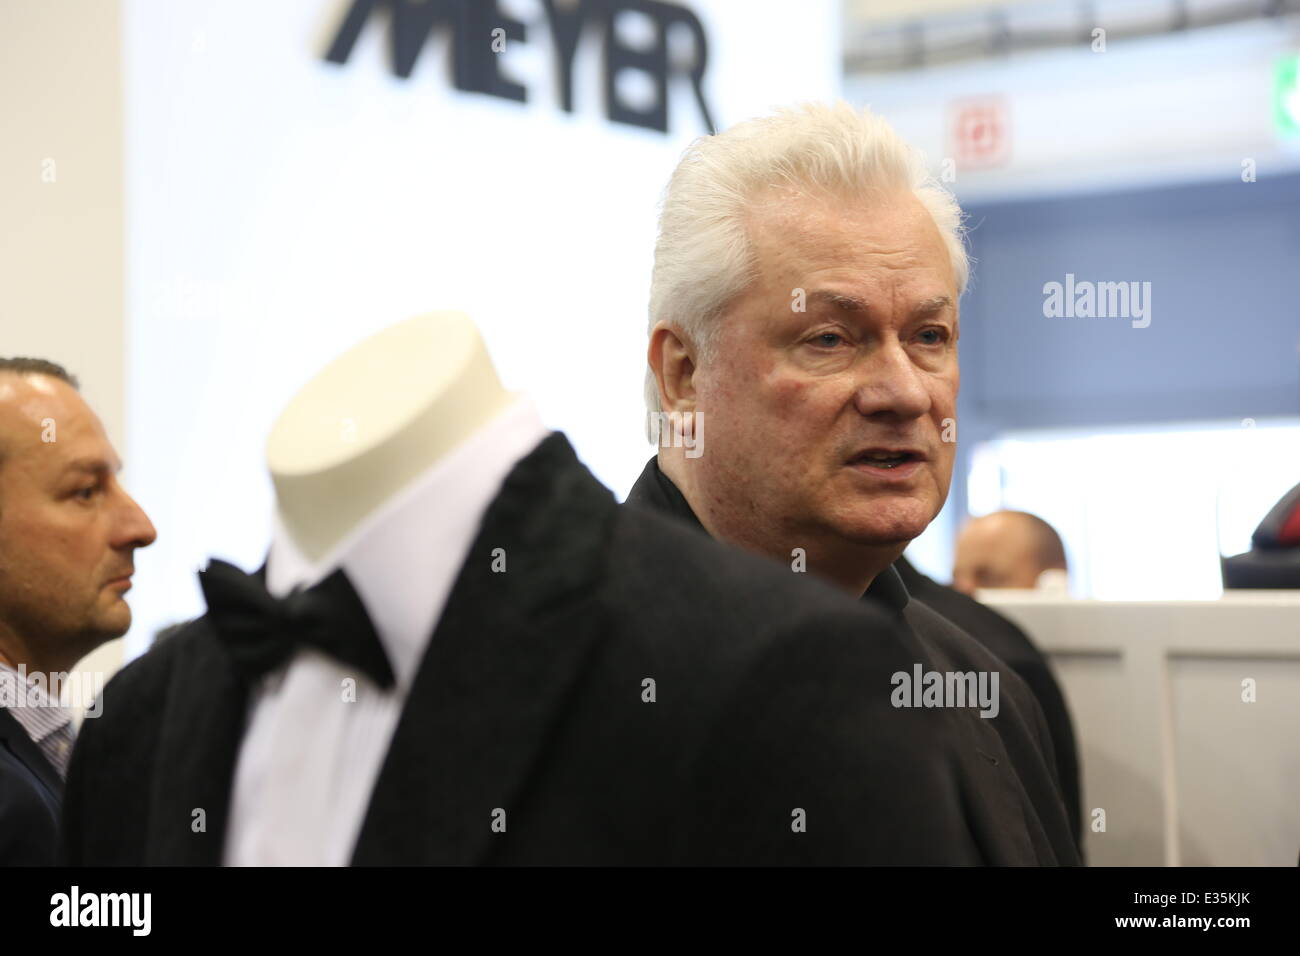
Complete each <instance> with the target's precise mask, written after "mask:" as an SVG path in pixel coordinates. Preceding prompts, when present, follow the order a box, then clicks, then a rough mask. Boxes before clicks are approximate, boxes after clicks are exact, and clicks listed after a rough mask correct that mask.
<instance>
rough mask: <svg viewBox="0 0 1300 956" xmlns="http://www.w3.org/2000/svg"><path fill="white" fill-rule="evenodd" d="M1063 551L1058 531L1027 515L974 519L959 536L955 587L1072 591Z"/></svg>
mask: <svg viewBox="0 0 1300 956" xmlns="http://www.w3.org/2000/svg"><path fill="white" fill-rule="evenodd" d="M1068 585H1069V566H1068V564H1067V563H1066V560H1065V545H1064V544H1063V543H1062V542H1061V536H1060V535H1059V534H1057V533H1056V529H1055V528H1053V527H1052V526H1051V525H1050V524H1048V523H1047V522H1046V521H1044V520H1043V519H1042V518H1040V517H1038V516H1037V515H1031V514H1029V513H1028V512H1026V511H995V512H993V513H992V514H988V515H984V516H983V517H982V518H974V519H972V520H971V521H969V522H967V524H966V527H964V528H963V529H962V531H961V534H960V535H958V536H957V547H956V553H955V557H954V560H953V568H952V586H953V587H954V588H956V589H957V590H958V591H961V592H962V593H963V594H969V595H974V594H975V592H976V591H977V590H979V589H980V588H1031V589H1032V588H1038V589H1043V590H1049V591H1061V592H1066V591H1068V590H1069V586H1068Z"/></svg>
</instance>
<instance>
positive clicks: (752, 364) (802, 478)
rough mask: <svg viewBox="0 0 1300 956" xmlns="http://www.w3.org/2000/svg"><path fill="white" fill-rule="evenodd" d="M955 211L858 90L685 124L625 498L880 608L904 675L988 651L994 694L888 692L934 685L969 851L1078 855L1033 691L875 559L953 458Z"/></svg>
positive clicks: (1070, 859) (918, 522)
mask: <svg viewBox="0 0 1300 956" xmlns="http://www.w3.org/2000/svg"><path fill="white" fill-rule="evenodd" d="M960 228H961V211H960V209H959V208H958V206H957V204H956V202H955V201H954V200H953V198H952V197H951V195H950V194H948V193H947V192H946V191H945V190H944V189H942V187H940V186H938V185H937V184H935V183H934V182H933V181H932V179H931V178H930V176H929V175H928V173H927V171H926V169H925V166H924V162H923V161H922V160H921V159H920V158H919V156H918V155H917V154H916V153H915V152H914V151H913V150H912V149H911V148H909V147H908V146H907V144H905V143H904V142H903V141H902V140H900V139H899V138H898V136H897V135H896V134H895V133H894V132H893V131H892V130H891V129H890V128H889V126H888V125H887V124H886V123H885V122H884V121H883V120H881V119H880V118H878V117H875V116H873V115H871V114H870V113H866V112H861V113H860V112H857V111H855V110H854V109H852V108H851V107H849V106H846V105H843V104H840V105H836V106H821V105H810V106H805V107H801V108H798V109H794V110H786V111H782V112H780V113H777V114H776V115H774V116H770V117H766V118H762V119H758V120H753V121H750V122H747V123H742V124H740V125H738V126H736V127H734V128H732V129H730V130H728V131H726V132H724V133H722V134H720V135H717V136H712V137H706V138H704V139H701V140H698V141H697V142H696V143H695V144H694V145H693V146H692V147H691V149H689V150H688V151H687V153H686V155H685V157H684V158H683V159H682V161H681V163H680V164H679V165H678V167H677V169H676V170H675V171H674V173H673V176H672V179H671V180H670V182H669V185H668V189H667V191H666V194H665V197H664V202H663V209H662V213H661V218H660V234H659V239H658V243H657V245H656V249H655V263H654V275H653V278H652V282H651V292H650V342H649V349H648V355H647V359H648V364H649V370H648V374H647V381H646V386H647V387H646V397H647V402H648V405H649V407H650V410H651V414H652V415H659V416H663V417H664V418H666V419H667V420H669V421H671V422H673V423H675V424H679V425H680V427H681V428H682V429H683V430H684V431H685V433H686V434H685V436H684V440H683V441H671V442H661V447H660V449H659V453H658V458H657V460H656V459H651V461H650V463H649V464H648V465H647V467H646V470H645V472H644V473H643V474H642V476H641V478H640V479H639V480H638V482H637V485H636V487H635V488H634V489H633V491H632V494H631V495H630V496H629V499H628V502H629V504H632V505H634V506H641V507H650V508H655V509H658V510H661V511H665V512H668V513H674V514H677V515H678V516H680V517H681V518H683V519H685V520H687V521H689V522H693V523H698V525H699V526H701V527H702V528H703V530H704V531H706V532H707V533H709V534H710V535H712V536H713V537H715V538H718V539H720V540H724V541H728V542H731V543H733V544H736V545H739V546H741V547H743V548H745V549H747V550H750V551H754V552H758V553H761V554H765V555H768V556H771V557H773V558H776V559H777V560H780V561H783V562H785V563H787V564H788V565H789V566H790V567H791V568H792V569H793V570H794V571H795V572H798V571H802V570H805V569H806V570H808V571H811V572H813V573H815V574H817V575H820V576H822V577H824V578H827V579H829V580H831V581H832V582H834V583H836V584H838V585H839V586H840V587H842V588H844V589H845V590H847V591H849V592H850V593H851V594H854V595H861V596H864V598H865V599H866V600H868V601H871V602H874V603H877V604H879V605H880V606H883V607H885V608H887V609H889V610H890V611H891V612H892V613H894V614H896V615H898V617H899V618H900V619H901V620H902V621H903V622H905V624H906V625H907V626H908V628H909V629H910V632H911V634H912V636H913V637H914V638H915V648H914V650H915V654H916V664H917V667H918V669H919V671H920V673H919V674H918V680H917V683H920V682H921V679H922V678H923V679H925V680H926V681H927V682H928V683H927V686H930V687H933V682H932V681H931V680H930V678H929V677H928V675H930V674H938V675H940V678H939V679H940V680H943V679H944V678H945V676H947V677H949V678H950V677H951V675H959V674H971V673H973V674H977V675H989V676H991V675H998V676H999V677H1000V683H999V684H998V685H995V686H1000V694H999V697H1000V699H999V702H998V703H999V706H998V707H997V708H995V709H994V710H995V712H996V716H991V715H990V713H989V712H988V710H985V711H984V712H982V716H981V712H980V711H977V710H976V709H975V708H973V707H970V706H951V705H952V704H953V703H954V701H949V700H945V699H944V698H942V696H941V695H937V696H932V697H929V698H926V699H924V700H923V699H922V696H921V694H920V693H919V691H920V688H919V687H918V688H917V689H916V691H917V692H916V694H915V695H913V694H910V693H909V694H902V695H900V697H899V705H900V706H913V705H916V704H919V705H922V706H933V705H934V703H933V702H934V701H936V700H937V702H938V703H939V704H945V703H946V704H948V705H949V706H950V708H951V711H950V719H951V725H952V733H953V736H954V739H955V740H959V741H960V742H961V743H960V746H959V747H958V748H957V750H958V753H959V758H958V759H959V760H961V762H962V769H963V774H964V777H963V779H964V780H965V781H966V784H965V786H966V793H967V803H966V806H967V812H968V819H967V822H968V826H969V827H970V828H971V831H972V833H973V834H974V835H975V838H976V841H977V842H978V843H979V844H980V845H981V847H982V848H983V850H984V856H985V859H986V861H987V862H990V863H1010V864H1017V863H1024V864H1033V863H1043V864H1058V863H1077V862H1078V860H1079V856H1078V852H1077V849H1076V846H1075V842H1074V838H1073V835H1072V833H1071V827H1070V824H1069V822H1068V821H1067V818H1066V811H1065V809H1064V804H1063V801H1062V798H1061V793H1060V786H1059V783H1058V781H1057V776H1056V768H1055V761H1054V757H1053V754H1052V746H1051V742H1050V738H1049V736H1048V733H1047V730H1046V728H1045V724H1044V721H1043V716H1042V713H1041V710H1040V709H1039V707H1038V705H1037V703H1036V702H1035V701H1034V698H1033V696H1032V694H1031V693H1030V692H1029V690H1028V689H1027V687H1026V685H1025V684H1024V683H1023V681H1021V680H1020V679H1019V678H1018V677H1017V676H1016V675H1015V674H1014V673H1012V672H1011V671H1010V670H1009V668H1007V667H1006V666H1005V665H1004V664H1003V663H1002V662H1001V661H1000V660H999V659H998V658H996V657H994V656H993V655H992V654H990V653H988V652H987V651H986V650H985V649H984V648H983V647H981V646H980V645H979V644H978V643H977V642H976V641H974V640H973V639H972V638H971V637H969V636H968V635H966V634H965V633H964V632H962V631H961V630H960V629H958V628H957V627H956V626H955V625H953V624H951V623H950V622H949V621H947V620H945V619H944V618H942V617H941V616H939V615H938V614H936V613H935V612H934V611H932V610H931V609H929V608H928V607H925V606H924V605H922V604H920V603H919V602H916V601H909V599H908V594H907V590H906V588H905V587H904V586H903V584H902V582H901V580H900V579H899V577H898V574H897V572H896V571H895V570H894V569H893V568H892V564H893V562H894V561H895V560H897V559H898V557H899V556H900V555H901V554H902V552H903V549H904V548H905V547H906V545H907V543H908V542H909V541H911V540H912V539H913V538H915V537H916V536H917V535H919V534H920V533H921V532H922V531H924V530H925V528H926V526H927V525H928V524H929V523H930V522H931V521H932V520H933V519H934V517H935V516H936V515H937V514H938V513H939V510H940V509H941V508H942V507H943V503H944V500H945V498H946V497H947V494H948V487H949V482H950V479H951V475H952V466H953V457H954V441H955V425H956V422H955V418H956V400H957V389H958V384H959V378H960V375H959V370H958V364H957V337H958V299H959V298H960V296H961V293H962V291H963V290H964V288H965V285H966V281H967V276H968V272H969V266H968V262H967V258H966V253H965V250H964V247H963V244H962V237H961V233H960ZM705 424H707V441H702V440H699V439H703V437H704V432H705V429H704V428H703V427H702V426H703V425H705ZM693 436H694V437H693ZM947 683H948V685H949V686H952V685H953V683H954V682H953V681H952V680H951V679H949V680H948V682H947ZM965 703H967V704H969V703H970V702H969V701H965Z"/></svg>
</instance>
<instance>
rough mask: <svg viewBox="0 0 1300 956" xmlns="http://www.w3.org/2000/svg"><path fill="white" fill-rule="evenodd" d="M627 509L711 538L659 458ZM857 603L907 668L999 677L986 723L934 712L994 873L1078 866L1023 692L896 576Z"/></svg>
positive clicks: (1033, 710) (972, 714)
mask: <svg viewBox="0 0 1300 956" xmlns="http://www.w3.org/2000/svg"><path fill="white" fill-rule="evenodd" d="M627 504H628V505H630V506H632V507H634V508H642V509H648V510H654V511H658V512H660V513H664V514H669V515H673V516H675V517H676V518H678V519H679V520H681V521H683V522H684V523H686V524H688V525H690V526H692V527H693V528H695V529H696V530H697V531H698V532H700V533H707V532H705V531H704V528H703V526H702V525H701V524H700V521H699V518H698V517H697V516H696V515H695V513H694V512H693V511H692V510H691V507H690V504H689V503H688V502H687V501H686V498H685V496H683V495H682V493H681V491H680V490H679V489H678V488H677V486H676V485H674V484H673V482H672V481H671V480H670V479H669V478H668V477H667V476H666V475H665V474H664V473H663V472H662V471H660V470H659V463H658V460H657V459H656V458H651V459H650V461H649V462H648V463H647V464H646V467H645V470H644V471H643V472H642V473H641V477H640V478H638V479H637V482H636V484H635V485H634V486H633V488H632V491H631V493H630V494H629V495H628V498H627ZM801 577H802V576H801ZM860 603H863V604H864V605H867V606H871V607H873V608H876V609H878V610H880V611H882V612H883V613H885V614H887V615H888V616H889V618H890V619H891V620H892V621H894V623H895V625H896V626H897V627H898V628H899V629H900V631H901V633H902V634H903V635H904V637H903V640H904V642H905V644H906V646H907V648H908V653H909V654H910V655H912V661H914V662H916V663H919V664H921V665H922V668H923V670H925V671H938V672H940V673H945V674H946V673H955V672H961V673H968V672H972V671H973V672H976V673H991V672H994V671H996V672H997V673H998V675H999V678H998V679H999V702H1000V707H999V712H998V714H997V716H996V717H982V716H980V714H979V712H978V710H976V709H975V708H969V707H959V708H941V709H940V710H941V713H942V714H943V716H944V718H945V719H946V721H947V733H948V735H949V736H948V739H949V740H950V741H951V742H952V743H953V746H954V748H955V749H954V751H953V753H954V754H955V758H954V759H955V760H956V768H955V770H954V772H955V773H957V775H958V776H959V778H960V780H961V788H962V802H963V811H964V813H965V817H966V826H967V828H968V830H969V831H970V833H971V834H972V835H973V838H974V840H975V842H976V844H977V845H978V847H979V851H980V856H981V859H982V860H983V861H984V862H986V863H990V864H994V865H1034V864H1039V865H1077V864H1078V863H1079V862H1081V861H1080V857H1079V853H1078V849H1077V847H1076V845H1075V841H1074V836H1073V833H1072V830H1071V827H1070V825H1069V822H1068V820H1067V818H1066V810H1065V804H1064V801H1063V798H1062V796H1061V788H1060V782H1059V778H1058V775H1057V771H1056V761H1055V756H1054V753H1053V748H1052V740H1051V735H1050V733H1049V732H1048V730H1047V724H1046V721H1045V720H1044V718H1043V713H1042V709H1041V708H1040V707H1039V706H1038V702H1037V701H1036V700H1035V699H1034V695H1033V693H1032V692H1031V691H1030V690H1029V687H1028V685H1026V684H1025V682H1024V681H1023V680H1021V678H1020V677H1019V676H1017V675H1016V673H1015V672H1014V671H1012V670H1011V669H1010V668H1009V667H1008V666H1007V665H1006V663H1005V662H1003V661H1002V660H1000V659H999V658H998V657H996V656H995V655H993V654H991V653H990V652H989V651H988V650H987V649H986V648H984V647H983V646H982V645H980V644H979V642H977V641H975V640H974V639H973V638H971V637H970V636H969V635H968V634H966V633H965V632H963V631H962V630H961V629H960V628H958V627H957V626H956V625H954V624H953V623H952V622H950V621H949V620H947V619H946V618H944V617H943V616H942V615H940V614H938V613H937V612H936V611H934V610H933V609H931V608H929V607H927V606H926V605H925V604H923V603H921V602H920V601H913V600H910V597H909V595H908V593H907V588H906V587H905V586H904V584H903V582H902V579H901V578H900V577H899V575H898V572H897V571H895V570H894V569H893V568H892V567H890V568H887V569H885V571H884V572H882V573H881V574H879V575H877V577H876V580H875V581H874V582H872V585H871V587H870V588H868V590H867V592H866V594H864V595H863V597H862V601H861V602H860Z"/></svg>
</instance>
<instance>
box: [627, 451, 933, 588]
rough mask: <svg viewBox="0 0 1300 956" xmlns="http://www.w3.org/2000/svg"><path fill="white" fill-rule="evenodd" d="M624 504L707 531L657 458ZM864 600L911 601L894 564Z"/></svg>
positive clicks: (643, 472)
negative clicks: (675, 518) (674, 518)
mask: <svg viewBox="0 0 1300 956" xmlns="http://www.w3.org/2000/svg"><path fill="white" fill-rule="evenodd" d="M624 504H629V505H633V506H636V507H640V508H649V509H650V510H652V511H659V512H663V513H666V514H670V515H673V516H674V517H677V518H680V519H681V520H683V521H686V522H687V523H689V524H693V525H694V526H695V527H697V528H699V529H700V530H701V531H704V525H702V524H700V519H699V518H697V517H696V516H695V512H694V511H693V510H691V506H690V504H689V503H688V502H687V500H686V496H685V495H683V494H682V492H681V489H679V488H678V487H677V486H676V485H675V484H673V482H672V479H670V478H669V477H668V476H667V475H665V474H664V473H663V471H662V470H660V468H659V459H658V457H655V458H651V459H650V460H649V461H648V462H646V466H645V468H644V469H642V471H641V477H640V478H638V479H637V480H636V484H634V485H633V486H632V490H631V491H630V492H628V496H627V501H626V502H624ZM705 533H706V534H707V533H708V532H707V531H706V532H705ZM862 599H863V600H864V601H875V602H877V603H879V604H884V605H885V606H887V607H890V608H892V609H893V610H895V611H902V610H903V608H905V607H907V602H908V601H909V600H910V598H909V595H908V593H907V585H905V584H904V583H903V579H902V578H901V577H899V574H898V571H897V570H895V568H894V566H893V565H892V564H891V565H890V566H889V567H887V568H885V570H883V571H881V572H880V573H879V574H877V575H876V579H875V580H874V581H872V582H871V587H869V588H867V590H866V593H865V594H863V595H862Z"/></svg>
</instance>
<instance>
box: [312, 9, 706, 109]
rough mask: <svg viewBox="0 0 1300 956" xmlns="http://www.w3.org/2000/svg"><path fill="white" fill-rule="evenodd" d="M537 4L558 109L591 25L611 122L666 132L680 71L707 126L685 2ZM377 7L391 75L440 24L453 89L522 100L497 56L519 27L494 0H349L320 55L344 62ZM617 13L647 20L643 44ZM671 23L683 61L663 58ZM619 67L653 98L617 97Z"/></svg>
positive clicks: (700, 32) (408, 63) (701, 61)
mask: <svg viewBox="0 0 1300 956" xmlns="http://www.w3.org/2000/svg"><path fill="white" fill-rule="evenodd" d="M542 6H543V8H544V9H545V11H546V19H547V21H548V22H549V24H550V32H551V41H552V47H553V51H552V52H553V54H554V57H555V66H556V71H555V73H556V82H557V83H558V86H559V90H558V92H559V100H560V105H561V106H562V107H563V108H564V110H565V111H567V112H573V59H574V53H575V52H576V51H577V49H578V41H579V39H580V38H581V36H582V34H583V31H584V30H585V29H588V28H596V29H599V30H600V31H601V33H602V37H603V40H602V42H603V49H604V57H603V70H602V73H603V85H604V91H605V109H606V113H607V115H608V116H609V118H610V119H611V120H612V121H614V122H615V123H628V124H630V125H633V126H641V127H644V128H646V129H654V130H659V131H660V132H665V133H666V132H667V131H668V77H669V74H670V73H671V72H678V71H680V72H682V73H684V74H685V75H686V76H687V77H688V78H689V79H690V82H691V89H692V90H693V91H694V93H695V102H696V105H698V107H699V110H700V118H701V121H702V122H703V125H704V127H705V129H706V130H707V131H708V132H710V133H712V132H714V131H715V127H714V125H713V116H712V113H711V112H710V110H709V105H708V103H707V102H706V100H705V98H704V70H705V67H706V66H707V64H708V59H709V48H708V41H707V38H706V37H705V34H704V26H703V24H701V23H700V20H699V18H698V17H697V16H696V15H695V14H694V13H692V12H691V11H690V10H688V9H687V8H686V7H682V6H678V5H677V4H674V3H666V2H663V0H571V2H568V3H564V2H557V0H542ZM381 10H386V11H387V13H388V14H389V30H390V39H391V42H392V47H391V50H392V69H393V72H394V73H395V74H397V75H398V76H400V77H402V78H404V79H405V78H407V77H409V76H410V75H411V69H412V68H413V67H414V66H415V60H416V58H417V57H418V56H419V55H420V51H421V50H422V49H423V48H424V44H425V42H426V41H427V40H428V38H429V35H430V34H431V33H432V32H433V30H434V28H435V27H447V28H449V29H450V30H451V31H452V42H451V75H452V83H453V84H454V85H455V87H456V89H458V90H464V91H465V92H467V93H486V94H488V95H490V96H500V97H502V98H504V99H508V100H516V101H518V102H521V103H522V102H524V101H525V100H527V98H528V91H527V89H526V88H525V87H524V86H523V85H521V84H519V83H516V82H515V81H513V80H511V79H510V78H509V77H506V76H504V75H502V73H501V69H500V59H499V54H500V52H501V51H502V50H503V49H504V46H505V42H506V41H507V40H509V41H515V42H523V41H524V40H525V32H526V31H525V24H524V23H523V22H522V21H520V20H516V19H513V18H511V17H508V16H505V15H504V14H502V13H501V12H500V11H499V10H498V9H497V4H496V2H495V0H352V5H351V7H349V9H348V12H347V14H346V15H345V16H344V18H343V22H342V23H341V24H340V25H339V28H338V32H337V33H336V34H335V36H334V39H333V41H332V42H331V43H330V47H329V51H328V52H327V53H326V54H325V59H326V60H328V61H329V62H331V63H346V62H347V60H348V57H349V56H350V55H351V53H352V48H353V47H354V46H355V45H356V42H357V38H358V37H359V36H360V34H361V30H362V28H363V27H364V26H365V24H366V22H367V21H368V20H370V19H371V16H372V14H377V13H379V12H380V11H381ZM624 14H632V15H640V16H641V17H644V18H646V19H647V20H648V22H649V23H651V24H652V27H653V29H652V40H651V42H650V43H649V45H648V46H632V45H629V44H628V43H627V42H626V41H625V40H624V39H623V38H621V37H620V36H619V34H618V30H617V29H616V25H617V21H618V19H619V17H620V16H622V15H624ZM676 26H680V27H683V28H685V29H686V30H687V31H689V34H690V36H691V37H692V40H693V50H692V54H691V58H690V62H689V63H676V62H671V61H670V58H669V56H668V31H669V29H670V28H672V27H676ZM624 70H637V71H640V72H642V73H644V74H646V75H647V76H649V77H650V79H651V82H652V84H653V88H654V98H653V101H652V102H651V103H650V104H649V105H647V106H643V107H638V106H636V105H633V104H631V103H629V102H628V101H627V99H626V98H625V97H623V96H621V95H620V94H619V91H618V84H617V82H616V81H617V78H618V75H619V73H620V72H622V71H624Z"/></svg>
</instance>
